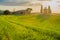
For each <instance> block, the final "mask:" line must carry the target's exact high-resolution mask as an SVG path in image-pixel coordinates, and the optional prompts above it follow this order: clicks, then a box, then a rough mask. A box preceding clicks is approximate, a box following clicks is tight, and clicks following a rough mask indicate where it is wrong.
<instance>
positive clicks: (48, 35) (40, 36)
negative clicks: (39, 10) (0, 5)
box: [0, 14, 60, 40]
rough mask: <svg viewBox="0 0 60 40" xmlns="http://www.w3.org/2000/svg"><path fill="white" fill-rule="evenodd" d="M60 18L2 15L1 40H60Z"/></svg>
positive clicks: (0, 24)
mask: <svg viewBox="0 0 60 40" xmlns="http://www.w3.org/2000/svg"><path fill="white" fill-rule="evenodd" d="M59 17H60V16H59V15H51V16H44V17H43V16H41V15H31V14H30V15H1V16H0V40H60V18H59Z"/></svg>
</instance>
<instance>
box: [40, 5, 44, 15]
mask: <svg viewBox="0 0 60 40" xmlns="http://www.w3.org/2000/svg"><path fill="white" fill-rule="evenodd" d="M40 12H41V14H42V13H43V5H41V10H40Z"/></svg>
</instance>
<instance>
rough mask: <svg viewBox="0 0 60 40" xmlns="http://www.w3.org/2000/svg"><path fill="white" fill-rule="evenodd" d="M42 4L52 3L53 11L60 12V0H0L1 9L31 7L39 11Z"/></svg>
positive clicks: (45, 5)
mask: <svg viewBox="0 0 60 40" xmlns="http://www.w3.org/2000/svg"><path fill="white" fill-rule="evenodd" d="M40 4H42V5H43V6H44V7H47V6H48V5H50V6H51V9H52V11H53V12H58V13H59V12H60V0H0V9H3V10H5V9H9V10H12V9H13V8H15V9H16V10H19V9H25V8H28V7H31V8H33V10H34V11H38V9H40ZM25 5H26V6H25ZM33 5H34V6H33ZM37 7H38V8H37Z"/></svg>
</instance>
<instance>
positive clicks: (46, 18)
mask: <svg viewBox="0 0 60 40" xmlns="http://www.w3.org/2000/svg"><path fill="white" fill-rule="evenodd" d="M49 17H50V15H44V14H41V15H38V16H37V19H39V20H40V22H44V21H45V20H48V19H49Z"/></svg>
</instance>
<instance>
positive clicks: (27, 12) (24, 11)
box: [13, 8, 32, 15]
mask: <svg viewBox="0 0 60 40" xmlns="http://www.w3.org/2000/svg"><path fill="white" fill-rule="evenodd" d="M31 11H32V9H31V8H27V9H26V10H18V11H15V12H13V14H16V15H19V14H30V13H31Z"/></svg>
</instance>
